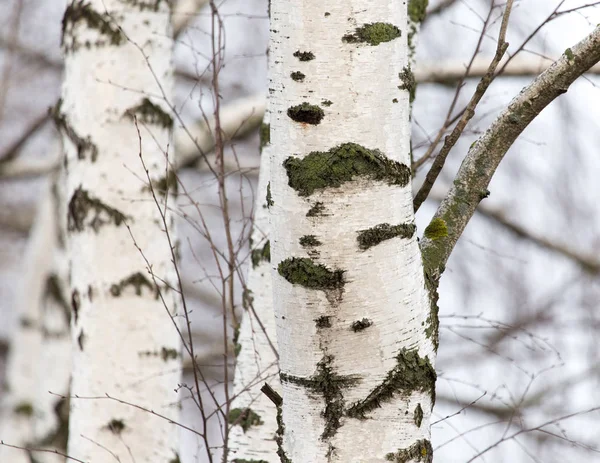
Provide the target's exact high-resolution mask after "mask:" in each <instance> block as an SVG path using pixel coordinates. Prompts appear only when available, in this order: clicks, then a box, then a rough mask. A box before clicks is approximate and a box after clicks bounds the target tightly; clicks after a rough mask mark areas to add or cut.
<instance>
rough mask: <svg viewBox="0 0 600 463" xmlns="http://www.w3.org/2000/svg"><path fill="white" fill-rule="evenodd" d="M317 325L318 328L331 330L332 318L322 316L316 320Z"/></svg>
mask: <svg viewBox="0 0 600 463" xmlns="http://www.w3.org/2000/svg"><path fill="white" fill-rule="evenodd" d="M315 325H316V326H317V328H331V316H328V315H322V316H321V317H319V318H317V319H315Z"/></svg>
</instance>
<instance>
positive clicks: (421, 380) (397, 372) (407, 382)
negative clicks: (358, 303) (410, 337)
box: [347, 348, 437, 419]
mask: <svg viewBox="0 0 600 463" xmlns="http://www.w3.org/2000/svg"><path fill="white" fill-rule="evenodd" d="M396 360H397V362H398V363H397V365H396V366H395V367H394V368H393V369H392V370H391V371H389V372H388V374H387V376H386V378H385V379H384V380H383V382H382V383H381V384H380V385H379V386H377V387H376V388H375V389H373V391H371V392H370V393H369V395H368V396H367V398H366V399H364V400H361V401H359V402H356V403H354V404H353V405H352V406H351V407H350V408H349V409H348V412H347V414H348V416H349V417H351V418H358V419H366V418H368V417H367V413H369V412H370V411H373V410H375V409H376V408H379V407H381V404H382V403H383V402H388V401H390V400H391V399H392V398H393V397H394V395H395V394H397V393H399V394H402V395H404V396H408V395H410V394H411V393H412V392H414V391H421V392H428V393H429V394H430V396H431V403H432V405H433V404H434V403H435V381H436V378H437V375H436V373H435V369H434V368H433V366H432V365H431V362H430V361H429V358H428V357H425V358H422V357H420V356H419V354H418V353H417V351H416V350H414V349H413V350H408V349H406V348H404V349H402V350H401V351H400V353H399V354H398V355H397V356H396Z"/></svg>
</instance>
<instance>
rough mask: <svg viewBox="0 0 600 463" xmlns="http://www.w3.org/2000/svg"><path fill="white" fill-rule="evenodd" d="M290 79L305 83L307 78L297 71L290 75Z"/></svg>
mask: <svg viewBox="0 0 600 463" xmlns="http://www.w3.org/2000/svg"><path fill="white" fill-rule="evenodd" d="M290 77H291V78H292V80H294V81H296V82H303V81H304V79H305V78H306V74H304V73H303V72H300V71H295V72H292V73H291V74H290Z"/></svg>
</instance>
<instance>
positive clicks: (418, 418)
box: [413, 404, 423, 428]
mask: <svg viewBox="0 0 600 463" xmlns="http://www.w3.org/2000/svg"><path fill="white" fill-rule="evenodd" d="M413 419H414V420H415V424H416V425H417V428H420V427H421V423H422V422H423V408H422V407H421V404H417V406H416V407H415V412H414V413H413Z"/></svg>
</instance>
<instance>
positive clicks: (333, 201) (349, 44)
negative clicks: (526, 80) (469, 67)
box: [267, 0, 437, 462]
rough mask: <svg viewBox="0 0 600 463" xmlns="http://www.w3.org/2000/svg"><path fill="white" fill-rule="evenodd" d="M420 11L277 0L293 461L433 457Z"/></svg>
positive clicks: (287, 451) (276, 197)
mask: <svg viewBox="0 0 600 463" xmlns="http://www.w3.org/2000/svg"><path fill="white" fill-rule="evenodd" d="M411 3H413V2H411ZM412 7H415V5H412ZM292 8H293V9H292ZM407 24H408V13H407V5H406V3H403V2H397V1H390V0H376V1H374V2H370V3H369V5H365V3H364V2H362V1H360V2H359V1H357V0H353V1H336V2H329V3H328V4H327V6H324V5H323V3H322V2H320V1H317V0H307V1H304V2H293V3H290V2H286V1H282V0H272V2H271V32H272V35H271V46H270V50H271V52H272V53H273V54H274V56H273V62H274V63H275V64H274V67H273V68H272V69H271V75H272V82H271V85H270V97H271V101H270V107H271V109H272V119H271V144H272V151H271V152H272V163H271V181H270V186H269V188H268V190H269V198H268V200H267V201H268V203H269V208H270V212H271V224H272V230H271V231H272V237H271V258H272V266H273V269H274V271H273V294H274V304H275V317H276V323H277V339H278V346H279V354H280V369H281V380H282V387H283V420H282V423H281V426H280V428H279V430H278V432H279V434H280V435H281V434H283V435H282V439H281V440H282V448H281V449H280V455H281V460H282V461H290V460H291V461H315V462H316V461H329V462H358V461H370V462H375V461H382V462H383V461H401V462H413V461H414V462H416V461H421V462H422V461H428V462H430V461H432V448H431V444H430V441H429V439H430V416H431V409H432V407H433V402H434V397H435V378H436V376H435V370H434V358H435V349H436V347H437V316H436V315H437V314H436V313H435V303H432V302H431V301H430V299H429V297H428V290H427V289H426V286H425V279H424V275H423V265H422V261H421V254H420V251H419V246H418V243H417V236H416V233H415V231H416V230H415V225H414V213H413V202H412V194H411V184H410V182H411V174H410V168H409V165H410V140H409V138H410V126H409V97H410V94H411V93H412V91H413V90H414V79H413V76H412V72H411V71H410V68H409V66H408V64H409V53H408V44H407V33H406V32H407V31H406V28H407ZM432 307H433V310H432Z"/></svg>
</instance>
